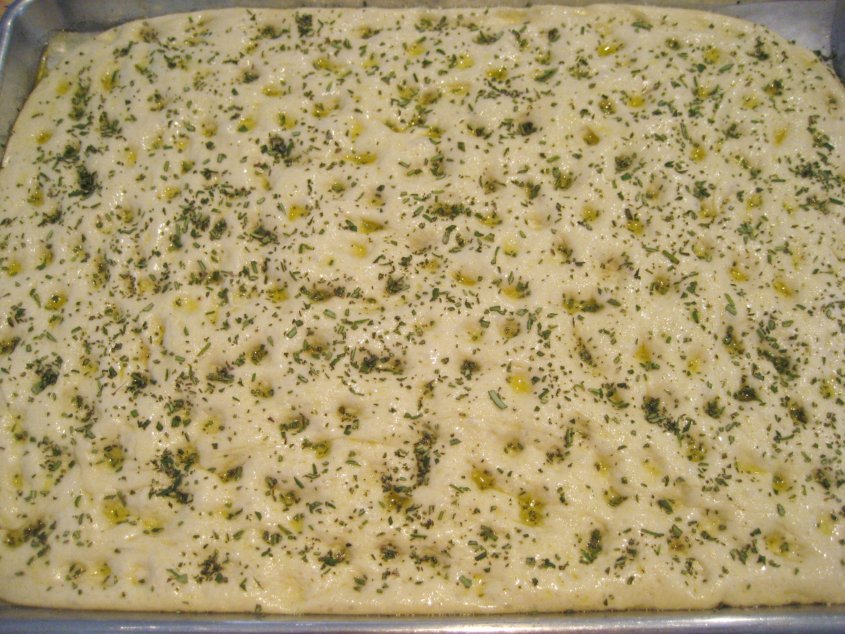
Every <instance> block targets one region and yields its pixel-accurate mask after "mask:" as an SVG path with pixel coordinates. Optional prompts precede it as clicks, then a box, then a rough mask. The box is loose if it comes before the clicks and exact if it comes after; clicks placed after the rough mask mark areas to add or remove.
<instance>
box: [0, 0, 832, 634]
mask: <svg viewBox="0 0 845 634" xmlns="http://www.w3.org/2000/svg"><path fill="white" fill-rule="evenodd" d="M545 1H547V2H555V0H545ZM558 1H559V0H558ZM629 2H630V0H629ZM561 3H562V4H591V2H590V0H580V1H578V0H576V1H574V2H561ZM634 3H635V4H660V5H664V6H679V7H687V8H704V9H709V10H713V11H717V12H720V13H724V14H729V15H733V16H736V17H741V18H745V19H749V20H752V21H755V22H759V23H761V24H764V25H766V26H768V27H770V28H772V29H773V30H775V31H777V32H779V33H780V34H781V35H783V36H785V37H787V38H788V39H791V40H795V41H796V42H797V43H799V44H801V45H803V46H805V47H807V48H809V49H811V50H817V51H819V52H820V53H822V54H824V55H829V54H833V55H834V66H835V68H836V70H837V72H838V74H839V76H840V77H841V78H843V81H845V0H779V1H775V2H740V3H739V4H736V3H734V4H731V3H730V2H729V1H728V0H723V1H722V2H719V0H711V1H710V2H703V3H702V2H691V1H687V2H684V1H683V0H677V1H672V0H652V1H651V2H645V1H640V2H634ZM412 4H413V5H414V6H431V7H442V6H450V4H451V5H452V6H467V7H469V6H485V5H490V4H494V5H495V4H510V5H518V4H525V2H524V0H513V1H511V2H507V1H502V0H498V1H497V0H464V1H461V0H459V1H457V2H450V0H418V1H417V2H413V3H412ZM363 5H369V6H380V7H402V6H408V5H409V2H408V0H374V1H370V2H366V1H365V0H103V1H100V2H95V1H92V0H17V1H16V2H15V3H14V4H12V5H11V7H10V8H9V9H8V11H7V12H6V13H5V15H4V16H3V18H2V20H0V154H2V152H3V150H4V148H5V146H6V142H7V140H8V136H9V132H10V129H11V127H12V124H13V122H14V119H15V117H16V116H17V113H18V111H19V110H20V108H21V106H22V105H23V103H24V101H25V100H26V97H27V95H28V94H29V92H30V90H31V89H32V86H33V84H34V80H35V76H36V72H37V69H38V65H39V61H40V58H41V54H42V51H43V49H44V46H45V45H46V43H47V41H48V40H49V38H50V36H51V34H53V33H55V32H57V31H101V30H104V29H107V28H109V27H112V26H115V25H117V24H120V23H122V22H125V21H128V20H133V19H138V18H144V17H154V16H158V15H163V14H166V13H174V12H181V11H194V10H200V9H214V8H223V7H231V6H249V7H253V8H260V7H276V8H281V7H295V6H349V7H353V6H363ZM843 582H845V580H843ZM287 631H290V632H303V633H315V632H350V633H362V634H363V633H366V632H374V633H375V632H378V633H381V632H402V633H408V634H410V633H428V632H431V633H441V632H473V633H478V634H483V633H487V632H490V633H506V632H507V633H510V632H532V633H537V634H546V633H552V632H577V633H594V632H620V633H626V634H628V633H631V634H633V633H637V634H639V633H647V632H683V633H688V632H708V633H711V632H712V633H726V634H727V633H740V634H742V633H752V632H755V633H756V632H767V633H787V632H789V633H794V632H800V633H801V634H832V633H834V632H845V606H802V607H785V608H771V609H768V608H767V609H725V610H709V611H700V612H663V613H657V612H610V613H579V614H562V615H561V614H537V615H519V616H512V615H500V616H473V617H464V616H455V617H425V618H421V617H413V618H401V617H320V616H308V617H286V616H262V615H232V614H214V615H196V614H181V615H180V614H163V613H138V612H130V613H122V612H84V611H81V612H72V611H63V610H49V609H35V608H23V607H16V606H10V605H7V604H2V603H0V633H6V632H26V633H30V632H46V633H65V632H86V633H92V634H97V633H100V632H185V633H189V632H190V633H193V632H215V633H216V632H249V633H268V632H287Z"/></svg>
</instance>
